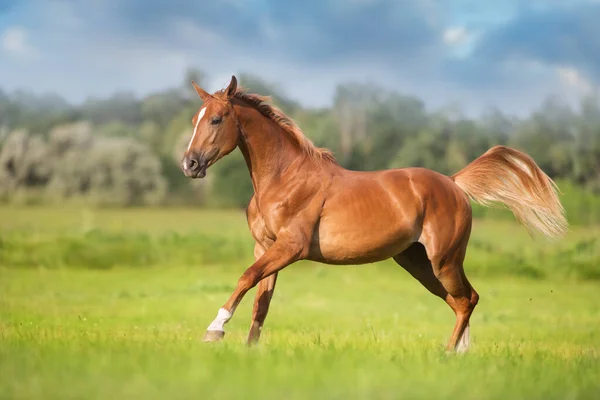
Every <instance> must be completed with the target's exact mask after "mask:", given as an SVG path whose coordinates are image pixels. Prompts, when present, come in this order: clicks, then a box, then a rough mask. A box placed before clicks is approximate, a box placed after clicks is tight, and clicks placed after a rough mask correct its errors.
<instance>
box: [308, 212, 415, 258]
mask: <svg viewBox="0 0 600 400" xmlns="http://www.w3.org/2000/svg"><path fill="white" fill-rule="evenodd" d="M395 217H396V216H393V217H392V216H388V218H385V217H383V216H382V217H381V218H368V219H366V220H362V221H349V220H348V219H343V218H339V219H338V218H324V219H322V220H321V222H320V224H319V226H318V230H317V231H316V232H315V233H314V235H313V240H312V245H311V251H310V255H309V258H310V259H311V260H314V261H320V262H324V263H328V264H364V263H370V262H376V261H381V260H385V259H387V258H390V257H393V256H395V255H396V254H398V253H401V252H402V251H403V250H405V249H406V248H407V247H408V246H410V244H411V243H413V242H414V241H416V240H417V239H418V237H419V234H420V232H419V229H418V227H417V226H416V224H415V221H414V220H403V221H401V220H398V218H395Z"/></svg>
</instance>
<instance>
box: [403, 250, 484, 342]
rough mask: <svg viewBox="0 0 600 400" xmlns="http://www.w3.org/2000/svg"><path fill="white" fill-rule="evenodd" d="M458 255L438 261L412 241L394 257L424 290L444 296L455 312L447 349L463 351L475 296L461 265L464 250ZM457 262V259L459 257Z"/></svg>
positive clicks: (477, 298) (475, 299)
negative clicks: (432, 260) (432, 259)
mask: <svg viewBox="0 0 600 400" xmlns="http://www.w3.org/2000/svg"><path fill="white" fill-rule="evenodd" d="M456 256H458V257H451V258H448V260H449V261H452V262H448V261H446V262H440V261H438V260H434V261H435V262H434V263H432V262H431V260H429V258H428V257H427V252H426V251H425V247H424V246H423V245H422V244H421V243H414V244H412V245H411V246H410V247H409V248H408V249H406V250H404V251H403V252H402V253H400V254H398V255H397V256H395V257H394V260H395V261H396V262H397V263H398V264H400V265H401V266H402V267H403V268H404V269H406V271H408V272H409V273H410V274H411V275H412V276H413V277H414V278H416V279H417V280H418V281H419V282H421V284H422V285H423V286H425V288H427V290H429V291H430V292H431V293H433V294H434V295H436V296H438V297H440V298H442V299H444V301H446V303H447V304H448V305H449V306H450V308H452V310H453V311H454V313H455V314H456V324H455V326H454V330H453V332H452V336H451V337H450V340H449V341H448V346H447V348H448V350H456V351H460V352H462V351H466V349H467V347H468V345H469V343H468V336H469V331H468V324H469V318H470V317H471V313H472V312H473V309H474V308H475V305H476V304H477V301H478V300H479V296H478V295H477V293H476V292H475V290H474V289H473V288H472V286H471V284H470V283H469V281H468V280H467V279H466V276H465V275H464V271H463V269H462V258H464V252H463V254H462V258H461V254H460V253H459V254H457V255H456ZM459 259H460V263H457V261H459Z"/></svg>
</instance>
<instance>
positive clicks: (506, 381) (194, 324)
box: [0, 207, 600, 400]
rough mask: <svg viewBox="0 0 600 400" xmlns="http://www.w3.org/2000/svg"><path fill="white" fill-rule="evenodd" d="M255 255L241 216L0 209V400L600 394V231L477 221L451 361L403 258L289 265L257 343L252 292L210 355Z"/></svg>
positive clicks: (445, 322)
mask: <svg viewBox="0 0 600 400" xmlns="http://www.w3.org/2000/svg"><path fill="white" fill-rule="evenodd" d="M252 246H253V243H252V240H251V237H250V233H249V231H248V227H247V225H246V221H245V217H244V213H243V212H242V211H213V210H197V209H182V208H173V209H166V208H160V209H151V208H142V209H113V210H111V209H102V210H94V209H85V208H45V207H23V208H20V207H3V208H0V398H11V399H17V398H18V399H38V398H39V399H41V398H44V399H72V398H73V399H75V398H77V399H83V398H85V399H105V398H115V399H130V398H131V399H133V398H136V399H137V398H139V399H188V398H194V399H251V398H259V399H344V400H347V399H400V398H406V399H415V398H422V399H433V398H448V399H450V398H460V399H532V398H539V399H542V398H543V399H592V398H597V397H598V396H600V306H599V305H600V262H599V261H600V227H597V226H593V225H592V226H586V227H577V226H575V227H572V228H571V232H569V234H568V235H567V237H566V238H564V239H563V240H561V241H558V242H548V241H546V240H545V239H543V238H538V237H533V238H532V237H530V236H529V235H528V234H527V232H526V230H525V229H524V228H523V227H521V226H519V225H518V224H516V223H514V222H513V221H510V220H500V221H499V220H492V219H483V220H476V221H475V223H474V227H473V234H472V239H471V244H470V246H469V250H468V254H467V259H466V263H465V269H466V273H467V276H468V277H469V279H470V280H471V282H472V283H473V285H474V287H475V288H476V289H477V291H478V292H479V293H480V295H481V300H480V303H479V305H478V307H477V308H476V310H475V313H474V314H473V317H472V318H471V339H472V346H471V348H470V350H469V352H468V353H467V354H464V355H452V354H447V353H446V352H445V351H444V345H445V343H446V340H447V339H448V337H449V335H450V333H451V330H452V327H453V324H454V315H453V313H452V311H451V310H450V308H449V307H448V306H447V305H446V304H445V303H444V302H443V301H441V300H440V299H438V298H436V297H434V296H433V295H431V294H430V293H429V292H427V291H426V290H425V289H424V288H423V287H421V285H420V284H419V283H418V282H417V281H416V280H414V279H413V278H412V277H411V276H410V275H409V274H408V273H407V272H406V271H404V270H403V269H402V268H400V267H398V266H397V265H396V264H394V263H393V262H382V263H377V264H370V265H362V266H326V265H322V264H315V263H309V262H300V263H297V264H294V265H292V266H290V267H288V268H287V269H285V270H284V271H282V272H281V273H280V278H279V280H278V282H277V287H276V292H275V296H274V298H273V303H272V307H271V311H270V313H269V316H268V318H267V322H266V325H265V328H264V330H263V336H262V338H261V342H260V344H259V345H258V346H256V347H253V348H248V347H247V346H246V345H245V338H246V334H247V330H248V328H249V324H250V310H251V307H252V301H253V296H254V290H252V291H251V292H250V293H249V294H248V295H247V296H246V297H245V298H244V301H243V302H242V304H241V305H240V307H239V308H238V310H237V311H236V314H235V316H234V318H233V319H232V320H231V322H230V323H229V324H227V325H226V330H227V334H226V336H225V340H224V341H223V342H221V343H203V342H202V341H201V339H202V335H203V333H204V330H205V328H206V326H207V325H208V324H209V323H210V321H211V320H212V319H213V318H214V316H215V315H216V312H217V309H218V308H219V307H220V306H221V305H222V303H223V302H224V301H225V300H226V299H227V297H228V296H229V294H230V293H231V291H232V290H233V288H234V285H235V283H236V281H237V279H238V277H239V276H240V275H241V273H242V272H243V271H244V269H245V268H246V267H247V266H249V265H250V263H251V262H252Z"/></svg>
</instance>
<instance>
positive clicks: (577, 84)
mask: <svg viewBox="0 0 600 400" xmlns="http://www.w3.org/2000/svg"><path fill="white" fill-rule="evenodd" d="M556 73H557V74H558V77H559V78H560V80H561V81H562V82H563V83H564V84H566V85H567V86H569V87H570V88H572V89H576V90H577V91H579V92H582V93H589V92H591V91H592V90H593V85H592V84H591V83H590V81H589V80H587V79H586V78H585V77H584V76H583V75H582V74H581V73H580V72H579V71H578V70H577V69H575V68H573V67H569V66H560V67H558V68H556Z"/></svg>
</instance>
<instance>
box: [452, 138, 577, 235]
mask: <svg viewBox="0 0 600 400" xmlns="http://www.w3.org/2000/svg"><path fill="white" fill-rule="evenodd" d="M452 179H453V180H454V182H455V183H456V184H457V185H458V187H460V188H461V189H462V190H463V191H464V192H465V193H466V194H467V196H469V198H470V199H472V200H473V201H475V202H477V203H479V204H482V205H484V206H489V205H490V202H500V203H503V204H504V205H506V206H507V207H508V208H510V210H511V211H512V212H513V214H514V215H515V217H516V218H517V219H518V220H519V221H520V222H521V223H522V224H523V225H525V227H526V228H527V229H528V230H529V232H530V233H531V232H532V231H533V230H534V229H536V230H538V231H540V232H541V233H543V234H544V235H546V236H548V237H552V238H556V237H560V236H562V235H563V234H564V233H565V231H566V230H567V227H568V223H567V220H566V218H565V210H564V208H563V206H562V204H561V203H560V200H559V199H558V188H557V186H556V184H555V183H554V181H553V180H552V179H550V177H548V175H546V174H545V173H544V171H542V170H541V169H540V167H538V166H537V164H536V163H535V161H533V159H532V158H531V157H530V156H529V155H527V154H525V153H522V152H520V151H517V150H515V149H511V148H509V147H505V146H494V147H492V148H491V149H489V150H488V151H487V152H486V153H484V154H483V155H482V156H480V157H479V158H477V159H475V160H474V161H473V162H472V163H471V164H469V165H467V166H466V167H465V168H463V169H462V170H461V171H459V172H458V173H456V174H454V175H453V176H452Z"/></svg>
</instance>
